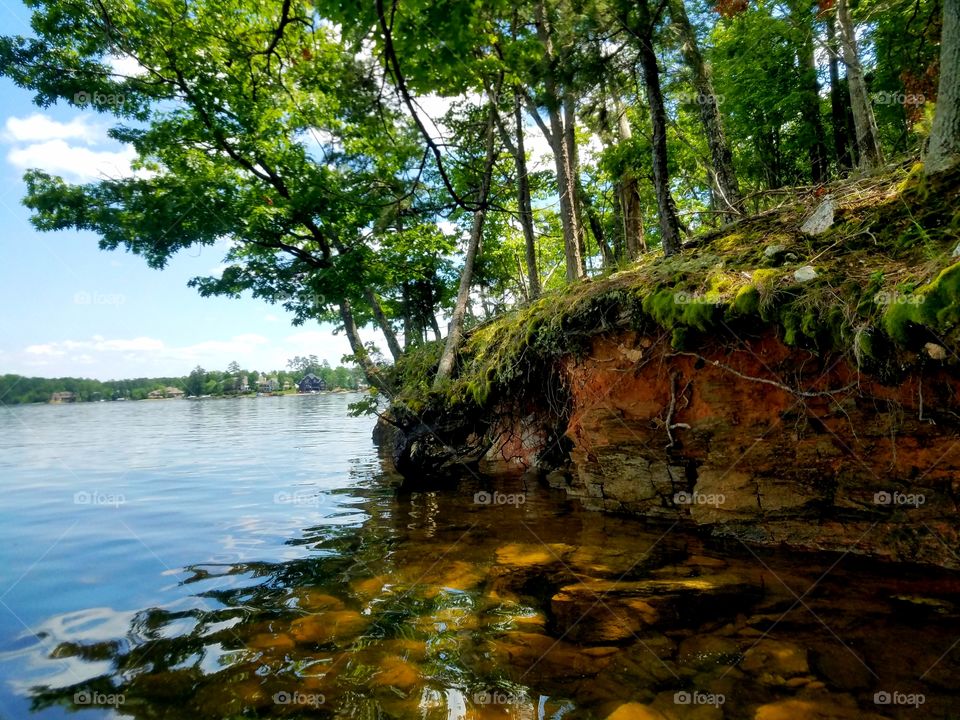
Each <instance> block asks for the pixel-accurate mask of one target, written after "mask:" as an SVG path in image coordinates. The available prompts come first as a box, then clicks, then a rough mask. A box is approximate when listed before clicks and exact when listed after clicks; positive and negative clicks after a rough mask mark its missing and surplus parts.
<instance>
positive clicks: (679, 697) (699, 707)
mask: <svg viewBox="0 0 960 720" xmlns="http://www.w3.org/2000/svg"><path fill="white" fill-rule="evenodd" d="M697 692H698V693H702V692H703V691H701V690H697ZM711 694H714V695H715V694H716V693H711ZM689 697H690V694H689V692H686V693H685V692H684V691H682V690H681V691H674V690H671V691H667V692H662V693H659V694H658V695H657V698H656V700H654V701H653V704H652V707H653V709H654V710H659V711H660V712H661V713H662V714H663V716H664V717H665V718H667V720H722V718H723V710H722V708H723V705H724V703H721V702H719V700H718V702H717V703H716V704H709V703H703V704H699V703H698V704H693V703H686V702H684V700H685V699H688V698H689ZM724 699H726V697H725V698H724Z"/></svg>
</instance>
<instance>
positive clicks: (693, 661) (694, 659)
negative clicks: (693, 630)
mask: <svg viewBox="0 0 960 720" xmlns="http://www.w3.org/2000/svg"><path fill="white" fill-rule="evenodd" d="M740 657H741V655H740V644H739V643H738V642H737V641H735V640H732V639H730V638H725V637H718V636H716V635H694V636H693V637H689V638H687V639H686V640H684V641H683V642H681V643H680V651H679V653H678V654H677V662H678V663H680V664H681V665H686V666H689V667H695V668H697V669H706V668H710V667H715V666H718V665H735V664H736V663H737V661H738V660H739V659H740Z"/></svg>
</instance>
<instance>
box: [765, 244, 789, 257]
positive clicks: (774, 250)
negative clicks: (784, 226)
mask: <svg viewBox="0 0 960 720" xmlns="http://www.w3.org/2000/svg"><path fill="white" fill-rule="evenodd" d="M784 250H786V248H785V247H784V246H783V245H767V247H765V248H764V250H763V255H764V257H766V258H769V259H770V260H773V259H774V258H776V257H777V256H778V255H780V254H781V253H782V252H783V251H784Z"/></svg>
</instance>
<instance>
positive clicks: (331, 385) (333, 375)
mask: <svg viewBox="0 0 960 720" xmlns="http://www.w3.org/2000/svg"><path fill="white" fill-rule="evenodd" d="M287 365H288V369H286V370H276V371H273V372H269V373H264V372H260V371H256V370H244V369H242V368H240V366H239V364H237V363H231V364H230V366H229V367H228V368H227V369H226V370H225V371H218V370H205V369H203V368H202V367H199V366H198V367H196V368H194V369H193V370H192V371H191V372H190V374H189V375H183V376H170V377H155V378H130V379H125V380H93V379H90V378H78V377H60V378H44V377H26V376H23V375H17V374H13V373H10V374H5V375H0V405H37V404H44V403H50V404H68V403H75V402H100V401H124V400H163V399H173V398H208V397H209V398H221V397H223V398H227V397H255V396H257V395H258V394H259V395H288V394H289V395H296V394H310V393H311V391H320V392H333V391H344V392H352V391H357V390H364V389H365V388H366V383H365V382H364V378H363V373H362V372H361V371H360V370H359V369H358V368H357V367H355V366H354V367H344V366H343V365H338V366H337V367H331V366H330V364H329V363H327V362H326V361H323V362H320V361H319V360H318V359H317V357H316V356H315V355H311V356H307V357H300V356H297V357H295V358H293V359H291V360H289V361H288V363H287ZM308 376H310V377H311V378H313V381H312V382H310V383H308V384H306V385H304V386H303V389H304V390H306V392H303V393H300V392H299V391H300V390H301V383H302V382H303V380H304V379H305V378H306V377H308Z"/></svg>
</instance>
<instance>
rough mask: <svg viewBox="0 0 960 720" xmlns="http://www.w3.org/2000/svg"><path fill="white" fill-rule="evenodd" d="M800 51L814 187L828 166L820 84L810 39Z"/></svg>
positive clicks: (823, 179)
mask: <svg viewBox="0 0 960 720" xmlns="http://www.w3.org/2000/svg"><path fill="white" fill-rule="evenodd" d="M799 19H800V18H798V20H799ZM803 19H804V20H806V19H807V17H806V16H803ZM804 27H806V25H805V26H804ZM812 31H813V29H812V28H811V32H812ZM801 50H802V56H801V57H800V73H801V75H800V77H801V82H802V83H803V86H802V88H801V92H802V108H803V109H802V114H803V119H804V122H806V124H807V127H808V128H809V130H810V135H811V142H810V147H809V150H808V153H809V156H810V179H811V180H813V184H814V185H820V184H822V183H825V182H826V181H827V179H828V178H827V176H828V174H829V165H828V161H827V135H826V131H825V130H824V129H823V118H822V117H820V83H819V82H818V81H817V60H816V57H815V56H814V49H813V38H812V37H806V38H804V41H803V45H802V48H801Z"/></svg>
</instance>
